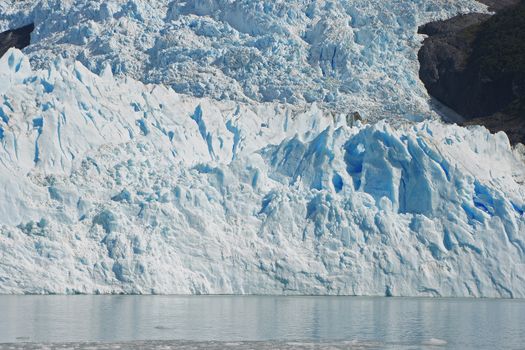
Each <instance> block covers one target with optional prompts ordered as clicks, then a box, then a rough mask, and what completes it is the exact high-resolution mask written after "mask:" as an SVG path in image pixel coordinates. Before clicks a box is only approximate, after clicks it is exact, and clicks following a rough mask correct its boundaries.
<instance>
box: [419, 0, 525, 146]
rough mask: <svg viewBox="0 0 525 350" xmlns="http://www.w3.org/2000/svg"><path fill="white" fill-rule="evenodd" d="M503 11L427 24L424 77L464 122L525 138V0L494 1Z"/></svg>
mask: <svg viewBox="0 0 525 350" xmlns="http://www.w3.org/2000/svg"><path fill="white" fill-rule="evenodd" d="M488 5H489V6H491V7H490V9H493V10H497V11H498V12H497V13H496V14H495V15H493V16H491V15H487V14H469V15H462V16H458V17H454V18H452V19H450V20H446V21H438V22H433V23H429V24H426V25H424V26H422V27H420V28H419V32H420V33H422V34H426V35H428V38H427V39H426V40H425V41H424V44H423V47H422V49H421V51H420V52H419V55H418V56H419V61H420V64H421V68H420V78H421V80H422V81H423V82H424V83H425V86H426V87H427V89H428V91H429V93H430V94H431V95H432V96H433V97H435V98H436V99H438V100H439V101H440V102H442V103H443V104H445V105H446V106H448V107H450V108H452V109H453V110H454V111H456V112H458V113H459V114H460V115H461V116H463V117H464V119H465V120H464V124H481V125H485V126H486V127H487V128H489V129H490V130H491V131H493V132H497V131H501V130H503V131H505V132H506V133H507V134H508V136H509V138H510V140H511V142H513V143H517V142H521V143H524V142H525V128H524V126H525V2H523V1H521V2H516V1H506V2H498V3H497V4H492V3H490V2H489V3H488Z"/></svg>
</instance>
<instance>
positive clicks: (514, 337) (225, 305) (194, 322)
mask: <svg viewBox="0 0 525 350" xmlns="http://www.w3.org/2000/svg"><path fill="white" fill-rule="evenodd" d="M523 324H525V302H524V301H514V300H474V299H410V298H406V299H396V298H346V297H264V296H250V297H230V296H214V297H204V296H202V297H201V296H200V297H180V296H0V342H17V341H28V340H30V341H36V342H69V341H104V342H111V341H132V340H146V339H155V340H180V339H182V340H195V341H209V340H227V341H230V340H231V341H236V340H245V341H246V340H249V341H255V340H308V341H312V340H313V341H318V340H319V341H327V340H328V341H332V340H358V341H381V342H386V343H389V344H404V345H406V344H422V343H424V342H425V341H428V340H429V339H432V338H435V339H441V340H445V341H447V347H450V348H462V349H467V348H513V347H515V348H519V347H520V346H521V344H522V343H525V327H523V326H522V325H523Z"/></svg>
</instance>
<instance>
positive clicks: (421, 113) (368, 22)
mask: <svg viewBox="0 0 525 350" xmlns="http://www.w3.org/2000/svg"><path fill="white" fill-rule="evenodd" d="M0 6H3V8H1V10H2V11H0V12H1V13H2V16H1V17H0V26H1V27H4V28H6V29H7V28H13V27H15V26H19V25H22V24H26V23H27V22H35V24H36V30H35V32H34V33H33V35H32V45H31V47H29V48H27V49H26V52H27V53H28V55H29V56H30V58H31V61H32V63H33V64H34V65H35V66H38V67H48V65H49V62H52V61H54V59H55V58H56V57H64V58H67V59H73V60H78V61H80V62H82V63H83V64H84V65H85V66H86V67H88V68H89V69H90V70H92V71H95V72H97V73H98V72H100V71H102V69H103V68H104V67H105V66H106V64H107V63H110V65H111V68H112V70H113V72H114V73H115V74H119V75H126V76H131V77H133V78H135V79H137V80H140V81H143V82H146V83H164V84H167V85H170V86H171V87H173V88H174V89H175V90H176V91H177V92H181V93H185V94H190V95H193V96H198V97H212V98H215V99H219V100H224V99H230V100H234V101H264V102H270V101H279V102H286V103H291V104H294V105H305V104H307V103H311V102H318V103H319V104H322V105H323V108H327V109H332V110H335V111H337V112H339V111H343V110H344V111H346V110H347V109H352V110H358V111H360V113H361V114H362V115H363V116H364V117H365V118H367V119H369V120H370V119H378V118H381V117H397V116H402V117H404V118H410V119H414V120H422V119H423V118H426V116H428V115H429V114H430V112H431V110H430V109H429V106H428V95H427V93H426V90H425V88H424V86H423V84H422V83H421V82H420V81H419V78H418V61H417V51H418V49H419V46H420V41H421V40H422V37H421V36H420V35H418V34H417V27H418V25H420V24H423V23H426V22H429V21H431V20H436V19H443V18H446V17H451V16H453V15H456V14H458V13H465V12H469V11H473V10H478V11H481V10H483V7H482V5H481V4H480V3H478V2H476V1H474V0H462V1H457V0H441V1H436V0H417V1H414V0H401V1H400V0H395V1H394V0H390V1H385V0H368V1H363V0H351V1H324V0H323V1H308V0H294V1H275V0H266V1H252V0H242V1H226V0H207V1H202V0H190V1H171V0H170V1H168V0H157V1H142V0H129V1H115V0H113V1H103V2H100V1H99V2H97V1H86V0H75V1H73V0H68V1H62V0H61V1H56V0H45V1H29V2H26V1H7V2H5V1H4V4H3V5H2V4H0Z"/></svg>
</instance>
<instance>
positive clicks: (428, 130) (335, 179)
mask: <svg viewBox="0 0 525 350" xmlns="http://www.w3.org/2000/svg"><path fill="white" fill-rule="evenodd" d="M0 82H1V85H0V94H1V96H0V103H1V105H0V111H1V112H0V115H1V116H2V118H1V119H0V120H1V121H0V127H1V128H2V130H3V131H2V138H1V139H0V143H1V147H0V220H1V224H2V226H1V228H0V252H1V257H2V259H1V263H0V292H2V293H77V292H82V293H177V294H199V293H235V294H237V293H270V294H281V293H284V294H351V295H354V294H357V295H418V296H484V297H501V296H503V297H524V296H525V283H524V282H523V279H522V277H521V276H523V275H524V272H525V271H524V266H525V265H524V249H525V245H524V239H525V237H524V235H525V216H524V211H525V201H524V198H525V188H524V186H523V183H524V180H525V166H524V163H523V158H522V157H523V154H520V153H519V152H518V150H515V149H512V148H511V146H510V145H509V142H508V139H507V137H506V136H505V134H502V133H499V134H496V135H491V134H490V133H489V132H488V131H487V130H485V129H484V128H482V127H475V128H470V129H465V128H460V127H458V126H454V125H444V124H441V123H439V122H435V121H434V122H433V121H428V122H423V123H418V124H414V123H410V122H404V123H403V122H398V123H397V124H395V126H394V125H393V124H389V123H388V122H385V121H383V122H379V123H376V124H371V125H359V123H357V124H358V125H356V126H354V127H350V126H348V125H347V121H346V115H345V114H340V115H335V116H333V115H332V114H331V113H326V112H323V111H322V110H321V109H319V108H318V107H317V106H316V105H315V104H314V105H312V106H310V107H309V108H301V107H297V106H288V107H286V106H283V105H280V104H275V103H262V104H261V103H257V104H251V103H238V102H233V101H222V102H220V101H215V100H213V99H207V98H202V99H199V98H194V97H187V96H184V95H180V94H178V93H176V92H175V91H174V90H173V89H171V88H166V87H163V86H161V85H145V84H143V83H141V82H138V81H136V80H133V79H131V78H125V79H120V78H114V77H113V75H112V73H111V69H109V68H107V69H104V70H103V71H102V72H101V74H100V75H96V74H93V73H91V72H90V71H89V70H88V69H87V68H85V67H84V66H83V65H82V64H81V63H79V62H77V63H74V64H70V63H67V62H64V61H55V62H54V63H52V65H51V67H50V69H48V70H38V71H34V70H32V69H31V67H30V66H29V60H28V57H27V56H25V55H24V54H22V53H21V52H20V51H18V50H10V51H9V52H8V53H7V54H6V56H4V57H3V58H2V59H1V60H0Z"/></svg>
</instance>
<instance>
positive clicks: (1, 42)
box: [0, 23, 35, 57]
mask: <svg viewBox="0 0 525 350" xmlns="http://www.w3.org/2000/svg"><path fill="white" fill-rule="evenodd" d="M34 29H35V25H34V24H33V23H31V24H29V25H27V26H24V27H21V28H18V29H13V30H8V31H5V32H3V33H0V57H2V56H3V55H4V54H5V53H6V52H7V50H9V49H10V48H12V47H16V48H17V49H23V48H25V47H27V46H29V44H30V41H31V33H32V32H33V30H34Z"/></svg>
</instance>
